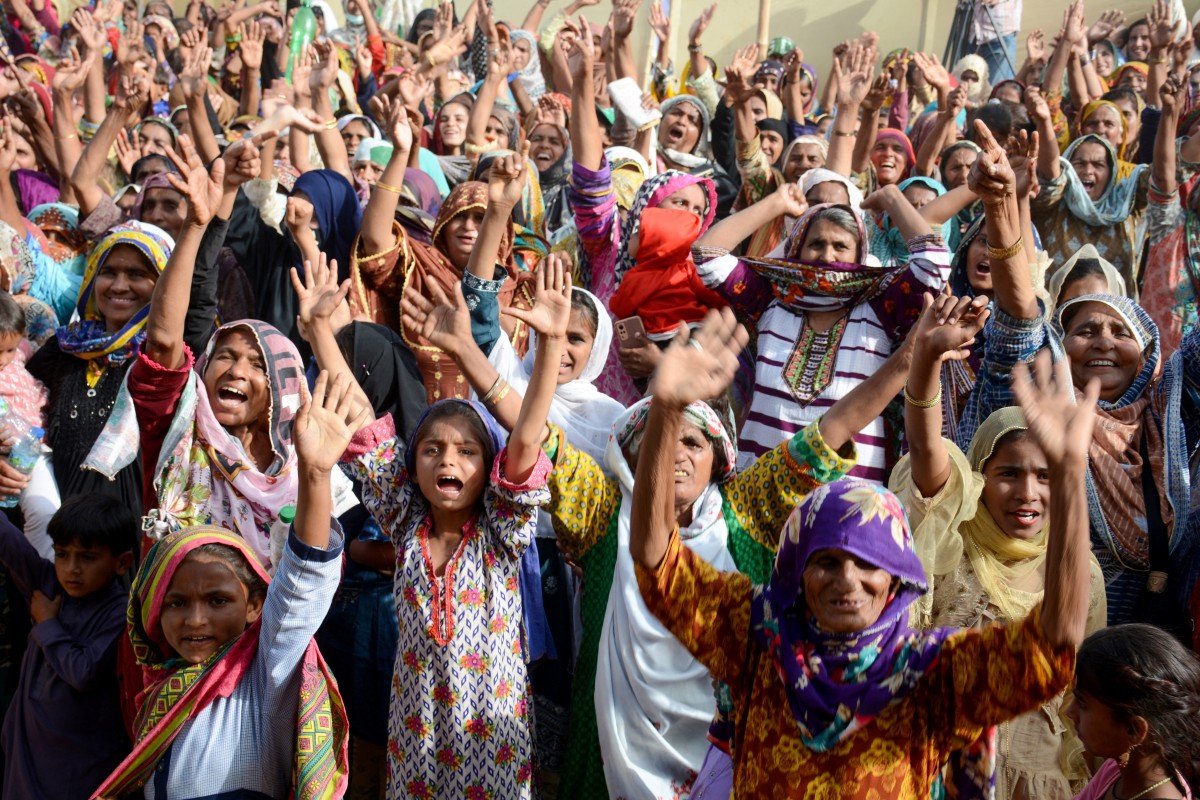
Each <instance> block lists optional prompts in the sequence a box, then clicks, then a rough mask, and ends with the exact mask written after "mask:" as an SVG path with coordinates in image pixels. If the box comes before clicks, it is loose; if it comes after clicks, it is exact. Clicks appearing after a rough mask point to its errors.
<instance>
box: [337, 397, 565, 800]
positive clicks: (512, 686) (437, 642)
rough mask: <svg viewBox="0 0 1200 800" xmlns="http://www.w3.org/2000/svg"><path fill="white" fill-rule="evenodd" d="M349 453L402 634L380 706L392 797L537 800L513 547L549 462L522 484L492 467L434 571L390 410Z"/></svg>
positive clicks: (526, 539)
mask: <svg viewBox="0 0 1200 800" xmlns="http://www.w3.org/2000/svg"><path fill="white" fill-rule="evenodd" d="M347 452H348V453H352V454H355V455H356V456H357V458H356V460H355V467H356V471H357V473H358V477H359V479H360V480H362V482H363V504H364V505H365V506H366V508H367V510H368V511H370V512H371V514H372V515H373V516H374V517H375V519H376V520H377V521H378V522H379V524H380V527H382V528H383V530H384V531H385V532H386V533H387V534H388V535H390V536H391V539H392V542H393V543H394V544H395V546H396V573H395V594H396V613H397V616H398V617H399V621H400V640H399V646H398V647H397V649H396V662H395V667H394V670H393V678H392V698H391V707H390V710H389V713H388V753H387V759H388V794H387V796H388V797H391V798H401V797H403V798H451V797H453V798H463V797H466V798H480V800H482V799H483V798H495V800H499V799H500V798H505V800H518V799H524V798H532V797H533V785H532V781H531V778H532V771H533V764H532V759H533V738H532V735H531V731H530V717H529V682H528V676H527V673H526V668H525V661H524V659H523V657H522V645H521V613H522V607H521V593H520V589H519V584H518V578H519V572H520V564H521V554H522V553H523V552H524V550H525V548H526V547H528V546H529V545H530V544H531V543H532V542H533V537H534V533H535V532H536V530H537V507H538V506H539V505H541V504H542V503H544V502H546V500H548V499H549V492H547V491H546V488H545V485H546V475H547V473H548V472H549V471H550V462H549V460H548V459H547V458H546V456H545V455H544V454H541V453H539V455H538V464H537V466H536V467H535V469H534V471H533V474H532V475H531V476H530V478H529V480H528V481H526V483H525V484H523V485H518V484H514V483H512V482H510V481H508V480H507V479H506V478H504V463H505V458H506V455H507V451H501V453H500V454H499V455H498V456H497V457H496V461H495V464H494V465H493V467H492V475H491V482H490V484H489V485H488V487H487V488H486V489H485V490H484V495H483V498H482V504H483V513H482V514H480V515H479V516H478V517H476V518H475V519H474V520H472V521H471V522H470V523H468V525H467V526H466V527H465V528H464V529H463V539H462V542H461V543H460V544H459V546H458V549H457V550H456V551H455V553H454V555H453V556H451V558H450V561H449V562H448V563H447V564H446V566H445V570H444V571H443V573H442V574H441V575H436V574H434V570H433V561H432V559H431V558H430V553H429V531H430V527H431V526H432V517H431V516H430V514H429V510H428V505H427V504H426V502H425V499H424V498H423V497H422V496H421V493H420V490H419V489H418V488H417V485H416V483H415V482H414V481H413V480H410V478H409V475H408V470H407V469H406V468H405V466H404V463H405V461H404V447H403V445H401V444H398V443H397V440H396V438H395V429H394V427H393V424H392V419H391V416H390V415H389V416H385V417H383V418H381V419H379V420H377V421H376V422H375V423H373V424H372V425H370V426H368V427H367V428H365V429H363V430H362V431H360V432H359V433H358V434H357V435H356V436H355V439H354V441H353V442H352V443H351V446H350V449H349V450H348V451H347Z"/></svg>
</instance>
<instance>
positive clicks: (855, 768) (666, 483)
mask: <svg viewBox="0 0 1200 800" xmlns="http://www.w3.org/2000/svg"><path fill="white" fill-rule="evenodd" d="M745 340H746V336H745V333H744V332H740V331H739V330H738V328H737V325H736V322H735V321H734V319H733V315H732V314H731V313H728V312H726V313H725V314H723V315H721V316H718V315H716V314H715V313H714V314H713V315H712V316H710V318H709V320H708V321H707V323H706V324H705V326H704V327H703V328H702V329H701V330H700V331H698V332H697V333H696V334H695V335H694V336H693V337H692V339H691V340H689V341H694V342H695V345H694V346H688V344H686V343H685V342H683V341H677V342H675V343H673V344H672V346H671V348H670V349H669V350H668V351H667V353H666V354H665V355H664V357H663V360H662V362H661V363H660V365H659V369H658V372H657V373H656V374H655V380H654V383H653V385H652V389H651V395H652V400H651V402H650V411H649V414H648V419H647V421H646V426H645V431H646V433H645V435H644V436H643V439H642V445H641V454H640V457H639V459H638V469H637V473H638V474H637V480H636V482H635V484H634V486H635V488H634V493H633V501H632V502H633V512H632V518H633V524H632V525H631V530H632V531H633V532H634V534H633V536H632V537H631V541H630V553H631V556H632V558H633V560H634V563H635V564H636V573H637V580H638V585H639V588H640V589H641V594H642V597H643V599H644V600H645V602H646V605H647V607H648V608H649V609H650V611H651V612H652V613H653V614H654V616H655V617H656V618H657V619H658V620H659V621H661V622H662V624H663V625H664V626H665V627H666V628H667V629H668V630H670V631H671V632H672V633H674V635H675V636H676V637H677V638H678V639H679V641H680V643H681V644H682V645H683V646H684V647H686V648H687V649H688V651H690V652H691V653H692V654H693V655H695V656H696V658H697V659H699V660H700V662H701V663H703V664H704V665H705V666H707V667H708V668H709V669H710V670H711V672H712V674H713V676H714V677H715V678H717V679H719V680H722V681H724V682H726V683H727V684H728V685H729V689H730V693H731V695H732V699H733V705H734V708H736V709H737V710H738V714H737V716H736V720H735V722H734V733H733V763H734V791H735V793H736V795H737V796H738V797H768V796H769V797H789V798H801V797H811V796H813V795H814V794H819V795H820V796H822V797H828V798H847V800H849V799H850V798H861V797H868V796H872V797H880V798H916V797H928V796H930V793H931V791H932V789H933V785H934V783H935V781H936V780H937V778H938V777H939V775H940V774H941V769H942V765H943V764H944V763H945V761H946V759H947V758H948V756H949V755H950V754H951V753H952V752H953V751H955V750H958V749H960V748H963V747H965V746H966V745H968V744H969V743H971V742H973V741H974V740H976V739H978V738H979V737H980V736H981V735H983V734H984V732H985V731H986V730H987V728H989V727H990V726H992V725H996V724H998V723H1001V722H1004V721H1006V720H1008V719H1011V718H1013V717H1015V716H1017V715H1019V714H1022V713H1025V712H1028V711H1032V710H1034V709H1036V708H1038V707H1039V706H1040V705H1041V704H1042V703H1043V702H1046V701H1047V700H1049V699H1051V698H1052V697H1054V696H1055V695H1056V694H1057V693H1058V692H1060V691H1061V690H1062V689H1063V688H1064V687H1065V686H1066V685H1067V684H1068V682H1069V681H1070V678H1071V671H1072V667H1073V665H1074V650H1075V648H1076V647H1077V646H1078V644H1079V643H1080V642H1081V641H1082V640H1083V632H1084V627H1085V620H1086V617H1087V604H1088V589H1087V587H1088V561H1087V541H1086V539H1087V534H1086V523H1085V522H1084V520H1085V519H1086V510H1085V500H1084V492H1083V486H1082V476H1083V472H1084V469H1085V463H1086V454H1087V442H1088V440H1089V438H1090V435H1091V428H1092V421H1093V415H1092V406H1093V404H1094V401H1095V390H1094V389H1093V390H1092V393H1091V395H1090V396H1089V397H1086V398H1085V399H1084V401H1083V402H1081V403H1079V404H1078V405H1076V404H1075V401H1074V398H1073V397H1072V396H1071V394H1070V390H1069V379H1068V378H1067V376H1066V375H1065V374H1061V372H1060V375H1059V377H1058V379H1057V380H1054V379H1052V378H1050V377H1049V376H1046V375H1041V376H1039V382H1038V384H1037V385H1034V384H1033V383H1031V382H1030V381H1029V380H1028V378H1026V377H1025V376H1024V375H1022V376H1019V377H1018V381H1019V382H1018V384H1017V386H1018V393H1019V394H1020V395H1021V398H1022V405H1023V407H1024V409H1025V411H1026V415H1027V416H1028V418H1029V422H1030V426H1031V431H1032V435H1033V436H1034V437H1035V439H1036V440H1037V441H1038V442H1039V444H1040V445H1041V447H1042V449H1043V451H1044V452H1045V454H1046V456H1047V460H1048V461H1049V463H1050V467H1051V472H1050V475H1051V477H1050V481H1051V497H1052V498H1053V500H1052V503H1053V505H1052V508H1051V520H1052V525H1053V528H1052V534H1051V536H1050V546H1049V552H1048V554H1047V563H1046V568H1047V572H1048V573H1049V574H1053V575H1056V576H1058V580H1057V581H1055V582H1052V583H1050V584H1049V585H1047V587H1046V591H1045V597H1044V600H1043V602H1042V604H1041V606H1040V607H1038V608H1035V609H1034V610H1033V611H1032V613H1031V614H1030V615H1029V616H1028V617H1027V618H1026V619H1025V620H1023V621H1021V622H1019V623H1010V624H1007V625H1001V626H992V627H989V628H986V629H984V630H969V631H962V632H952V631H948V630H933V631H926V632H917V631H914V630H913V629H912V628H911V627H910V626H909V614H910V608H911V606H912V604H913V603H914V602H915V601H916V600H917V599H918V598H919V597H920V596H921V595H922V594H924V592H925V591H926V590H927V586H926V582H925V574H924V571H923V569H922V567H921V563H920V560H919V559H918V558H917V555H916V552H915V550H914V547H913V540H912V534H911V533H910V531H909V528H908V525H907V522H906V521H905V517H904V512H903V509H902V508H901V507H900V504H899V501H898V500H897V499H896V497H895V496H894V495H892V494H891V493H890V492H888V491H887V490H885V489H883V488H882V487H880V486H878V485H876V484H873V483H868V482H865V481H861V480H854V479H844V480H839V481H834V482H832V483H827V484H824V485H822V486H819V487H816V489H815V490H814V491H813V492H812V493H811V494H810V495H809V496H808V497H806V498H805V499H804V500H803V501H801V503H800V505H799V506H797V508H796V509H795V511H793V512H792V514H791V516H790V517H789V518H788V522H787V524H786V525H785V526H784V528H783V531H782V533H781V537H780V549H779V553H778V555H777V556H776V559H775V566H774V568H773V570H772V573H771V577H770V579H769V581H768V582H767V583H766V585H757V586H756V585H755V583H754V582H753V580H752V579H751V578H750V577H748V576H745V575H741V574H737V573H733V572H723V571H719V570H718V569H717V568H716V567H714V566H713V565H712V564H710V563H709V562H708V561H707V560H706V559H704V558H703V556H701V555H699V554H697V553H695V552H694V551H693V550H691V549H690V548H687V547H684V546H682V540H681V538H680V534H679V533H678V523H677V522H676V520H675V511H674V508H675V500H674V498H673V497H672V493H671V491H670V489H669V488H668V487H670V486H671V485H672V480H673V479H672V477H671V476H672V475H673V473H674V470H675V455H674V446H673V443H674V442H675V441H676V439H677V437H679V436H680V434H681V426H682V425H683V422H684V409H686V408H687V407H688V405H689V404H690V403H691V402H693V401H694V399H695V398H697V397H701V396H708V395H710V394H712V393H713V392H714V391H717V390H719V389H720V388H721V387H722V386H723V385H724V383H725V382H727V381H728V380H729V379H730V377H731V376H732V374H733V372H734V371H735V370H736V367H737V353H738V351H739V350H740V349H741V347H742V345H743V344H744V343H745ZM1042 366H1046V365H1045V364H1043V365H1042ZM983 665H986V667H984V666H983ZM987 779H988V776H987V775H986V774H981V775H978V778H977V783H980V784H983V783H985V782H986V781H987ZM978 788H982V787H978Z"/></svg>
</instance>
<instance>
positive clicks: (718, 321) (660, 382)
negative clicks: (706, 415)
mask: <svg viewBox="0 0 1200 800" xmlns="http://www.w3.org/2000/svg"><path fill="white" fill-rule="evenodd" d="M748 341H750V336H749V335H748V334H747V333H746V329H745V328H743V327H742V326H741V325H739V324H738V321H737V319H736V318H735V317H734V316H733V311H732V310H730V309H729V308H722V309H720V310H716V309H714V310H712V311H709V312H708V315H707V316H705V318H704V322H703V323H701V325H700V327H699V328H698V329H697V330H695V331H689V330H688V329H687V328H686V327H682V326H681V329H680V332H679V335H678V336H676V337H675V338H674V339H673V340H672V341H671V344H670V345H668V346H667V349H666V350H664V351H663V354H662V359H661V360H660V361H659V362H658V367H657V368H656V369H655V371H654V378H653V379H652V380H651V382H650V390H649V394H650V395H651V396H652V397H654V399H655V400H657V401H659V402H662V403H665V404H666V405H667V406H673V407H675V408H680V409H682V408H685V407H686V406H688V405H689V404H690V403H694V402H695V401H697V400H707V399H709V398H711V397H717V396H718V395H720V394H721V393H722V392H724V391H725V389H727V388H728V387H729V384H730V383H731V382H732V381H733V376H734V375H736V374H737V370H738V354H739V353H741V352H742V348H744V347H745V346H746V343H747V342H748Z"/></svg>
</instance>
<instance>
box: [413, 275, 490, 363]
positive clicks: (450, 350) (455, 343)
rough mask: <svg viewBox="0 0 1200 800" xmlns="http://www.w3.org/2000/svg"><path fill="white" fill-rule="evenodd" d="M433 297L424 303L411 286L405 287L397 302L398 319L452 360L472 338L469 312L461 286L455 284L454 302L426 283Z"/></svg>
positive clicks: (432, 284) (437, 287) (429, 283)
mask: <svg viewBox="0 0 1200 800" xmlns="http://www.w3.org/2000/svg"><path fill="white" fill-rule="evenodd" d="M425 285H426V287H427V288H428V289H429V294H430V295H431V296H432V301H430V300H427V299H426V298H425V297H423V296H422V295H421V293H420V292H418V291H417V290H416V289H415V288H413V287H412V286H406V287H404V296H403V297H402V298H401V299H400V316H401V319H402V320H403V321H404V324H405V325H407V326H408V327H410V328H414V329H416V330H418V331H420V332H421V336H422V337H423V338H424V339H425V340H426V341H427V342H429V343H430V344H431V345H433V346H434V347H437V348H439V349H441V350H443V351H445V352H446V353H447V354H449V355H450V357H451V358H453V357H454V355H455V354H456V353H457V352H458V351H459V348H460V347H462V346H463V345H464V344H466V343H468V342H473V341H474V339H473V338H472V337H471V312H470V311H468V310H467V301H466V300H465V299H464V298H463V293H462V285H461V284H459V283H455V284H454V297H453V299H450V298H447V297H446V293H445V292H443V291H442V290H441V287H439V286H438V285H437V283H436V282H435V281H429V282H428V283H426V284H425Z"/></svg>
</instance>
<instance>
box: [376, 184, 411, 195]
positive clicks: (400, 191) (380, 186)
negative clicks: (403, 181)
mask: <svg viewBox="0 0 1200 800" xmlns="http://www.w3.org/2000/svg"><path fill="white" fill-rule="evenodd" d="M375 188H376V189H383V190H384V191H385V192H392V193H393V194H404V190H403V189H401V188H399V187H397V186H392V185H391V184H390V183H384V182H383V181H375Z"/></svg>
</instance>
